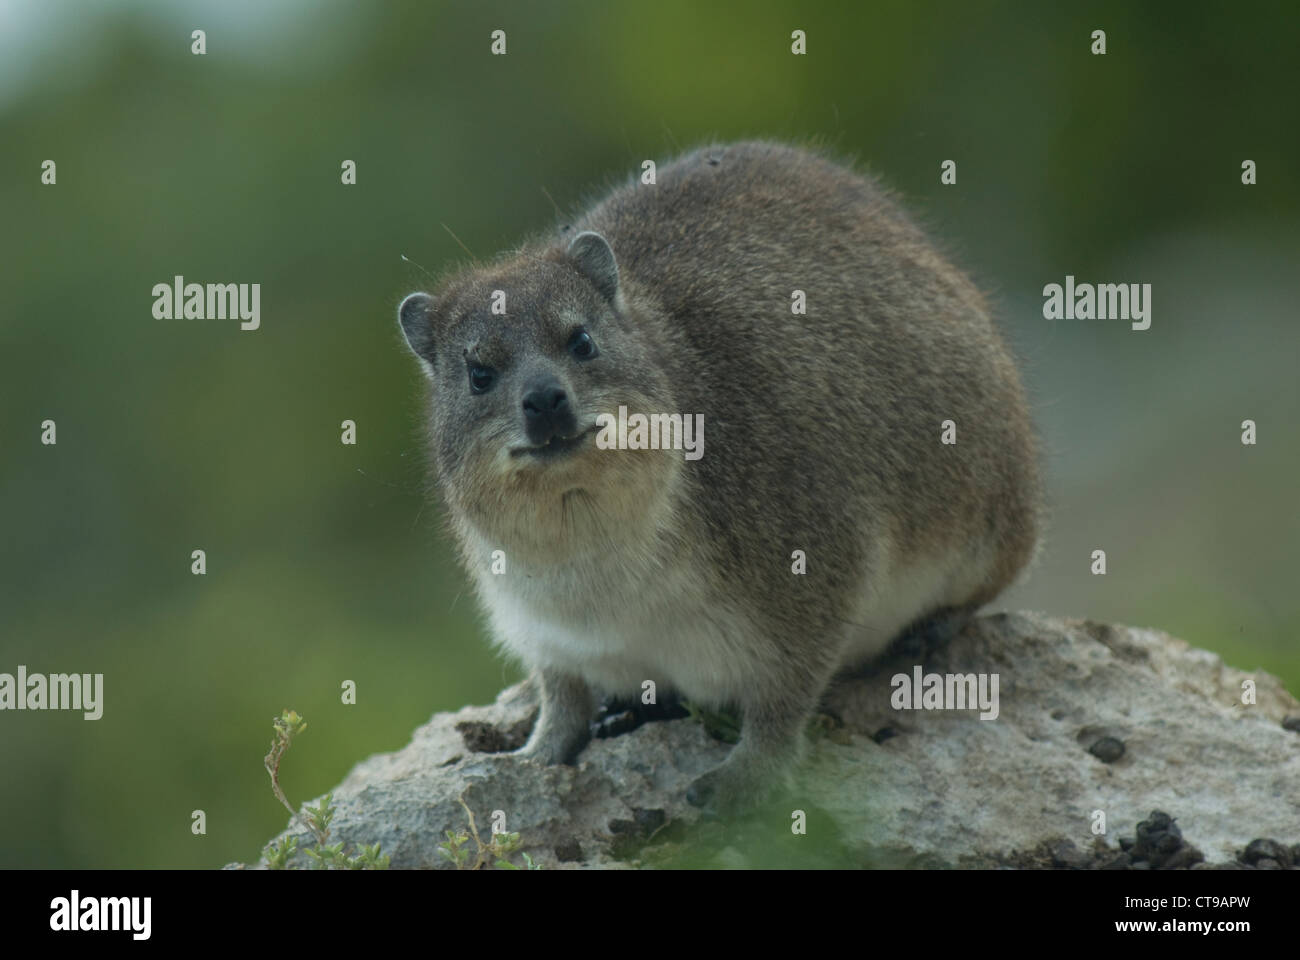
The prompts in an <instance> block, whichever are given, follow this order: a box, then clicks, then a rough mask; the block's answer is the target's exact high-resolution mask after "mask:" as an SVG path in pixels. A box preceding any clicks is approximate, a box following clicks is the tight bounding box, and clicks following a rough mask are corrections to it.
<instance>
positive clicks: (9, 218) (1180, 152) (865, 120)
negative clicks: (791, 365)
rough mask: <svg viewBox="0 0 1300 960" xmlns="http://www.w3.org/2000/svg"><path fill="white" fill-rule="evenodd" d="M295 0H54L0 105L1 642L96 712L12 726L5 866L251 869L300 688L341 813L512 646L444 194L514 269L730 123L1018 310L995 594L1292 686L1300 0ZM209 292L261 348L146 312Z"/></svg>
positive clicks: (317, 767) (314, 779)
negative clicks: (363, 0)
mask: <svg viewBox="0 0 1300 960" xmlns="http://www.w3.org/2000/svg"><path fill="white" fill-rule="evenodd" d="M278 6H279V5H278V4H272V5H260V7H259V5H257V4H233V5H224V4H223V5H217V4H211V5H207V6H205V5H203V4H197V3H188V4H184V3H183V4H178V5H167V4H163V3H138V4H136V5H134V6H129V7H124V8H122V7H109V6H108V5H100V4H92V3H86V4H75V3H66V4H57V5H55V4H51V5H49V6H46V7H43V8H42V9H43V11H44V14H45V15H46V16H47V17H48V19H47V20H46V21H45V24H46V26H45V27H44V28H43V29H44V30H45V34H46V35H43V36H42V38H40V39H41V40H42V42H44V43H47V44H49V49H48V52H47V53H46V54H44V55H42V56H40V57H39V58H37V59H36V60H35V61H34V64H35V65H34V66H33V67H32V69H30V70H29V71H28V72H27V73H26V74H25V75H24V76H23V77H22V78H21V80H20V81H19V86H18V87H17V88H16V89H10V90H6V91H4V92H5V94H6V97H5V99H4V100H3V101H0V102H2V103H3V106H0V144H3V149H0V211H3V216H4V222H5V225H6V227H7V229H5V230H4V231H2V232H0V263H3V264H4V277H3V281H4V282H3V283H0V392H2V394H3V401H4V402H3V404H2V405H0V439H2V441H3V449H4V453H3V459H2V460H0V518H2V526H0V532H2V534H3V536H2V537H0V670H3V671H8V672H13V670H14V669H15V668H16V666H17V665H18V664H20V663H22V664H26V665H27V666H28V668H29V669H30V670H32V671H40V672H55V671H77V672H102V673H104V674H105V712H104V717H103V719H102V720H99V721H97V722H94V723H90V722H86V721H83V720H82V719H81V717H80V715H78V714H73V713H59V714H54V713H44V714H38V713H26V712H24V713H8V714H6V715H3V716H0V770H3V771H4V775H3V777H2V778H0V824H3V825H4V826H3V827H0V866H6V867H14V866H23V867H31V866H44V867H56V866H88V867H132V866H151V867H152V866H168V867H175V866H184V867H196V866H207V867H211V866H216V865H220V864H222V863H225V862H229V861H234V860H251V859H253V858H255V857H256V855H257V853H258V851H259V850H260V849H261V847H262V845H263V844H264V843H265V841H266V840H267V838H268V837H271V836H273V835H274V834H275V833H277V832H278V831H279V830H281V829H282V828H283V827H284V824H285V813H284V810H283V808H281V807H280V806H279V805H278V804H277V803H275V802H274V801H273V800H272V799H270V798H269V797H268V795H267V791H266V786H265V773H264V771H263V770H261V769H260V768H259V766H258V763H257V761H256V758H257V757H258V756H259V755H260V749H261V748H262V747H263V746H264V744H263V740H264V737H265V729H266V723H267V721H268V719H269V718H271V717H272V716H274V715H275V714H276V712H277V711H278V710H279V709H280V708H281V707H282V706H283V705H284V704H285V703H293V704H295V705H296V706H297V707H298V708H299V709H301V710H302V711H303V713H304V714H306V715H309V716H311V717H312V725H313V730H315V731H317V732H318V733H319V734H320V736H318V737H313V738H311V739H310V740H308V741H306V742H304V744H303V745H302V746H301V747H300V748H299V750H298V751H295V764H294V767H293V769H291V770H289V771H287V773H286V777H285V780H286V782H285V789H286V791H287V792H288V793H289V795H291V796H295V797H314V796H319V795H320V794H322V793H324V792H325V790H327V789H328V788H329V787H331V786H332V785H333V784H335V783H336V782H337V781H338V780H339V779H340V778H341V777H342V776H343V775H344V774H346V772H347V771H348V769H349V768H350V767H351V766H352V764H354V763H355V762H357V761H359V760H360V759H362V758H363V757H365V756H366V755H368V754H370V753H372V752H374V751H379V750H391V749H395V748H398V747H400V746H402V745H403V744H404V743H405V742H406V741H407V739H408V738H409V736H410V733H411V731H412V729H413V728H414V727H415V726H416V725H418V724H419V723H421V722H423V721H424V720H425V719H427V717H428V716H429V715H430V714H431V713H432V712H433V711H435V710H445V709H451V708H455V707H458V706H460V705H462V704H464V703H467V702H484V701H486V700H489V699H490V698H492V697H493V695H494V694H495V692H496V691H497V690H498V689H499V688H500V687H501V686H502V685H503V684H505V683H507V682H510V681H512V680H514V679H515V678H516V677H517V676H518V672H517V671H516V669H515V668H514V667H512V666H509V665H505V664H502V663H501V662H500V661H499V660H498V659H497V658H496V657H495V656H494V655H493V654H492V652H491V651H490V649H489V647H488V644H487V643H486V642H485V636H484V631H483V629H482V627H481V621H480V620H479V618H478V614H477V612H476V609H475V605H474V601H473V598H472V597H471V596H469V595H468V594H467V593H466V585H465V582H464V579H463V577H462V575H461V573H460V572H459V570H458V569H457V567H456V565H455V562H454V558H453V555H452V553H451V550H450V548H449V546H448V544H447V543H446V542H445V540H444V538H443V537H442V536H441V534H440V530H439V519H440V513H439V508H438V507H437V505H436V504H434V503H427V502H426V497H425V496H424V490H425V481H424V479H423V451H422V449H421V440H420V427H419V423H420V407H421V403H422V400H421V397H422V392H421V391H422V387H421V379H420V377H419V375H418V372H417V370H416V368H415V366H414V364H413V362H412V361H411V360H410V358H409V357H408V356H407V355H406V352H405V348H404V346H403V345H402V344H401V342H400V338H399V335H398V333H397V331H396V324H395V322H394V307H395V305H396V304H397V302H398V300H399V299H400V297H401V296H402V295H403V294H404V293H406V292H408V291H409V290H411V289H414V288H418V287H423V286H427V285H428V282H429V281H428V280H427V278H426V277H425V275H424V274H422V273H421V271H420V270H418V269H416V268H414V267H411V266H409V265H407V264H405V263H403V262H402V260H401V259H400V255H401V254H406V255H407V256H409V257H410V258H411V259H412V260H414V261H416V262H418V263H420V264H423V265H424V266H425V267H427V268H428V269H429V270H430V271H433V272H435V273H437V272H441V271H442V270H443V269H444V268H446V267H447V266H448V265H449V264H451V263H452V262H454V261H455V260H457V259H458V258H459V257H461V256H463V253H462V251H461V250H460V248H459V247H458V246H457V244H456V241H455V240H453V239H452V238H451V237H450V236H449V234H448V233H447V231H445V230H444V229H443V227H442V226H441V225H442V224H446V225H447V226H448V227H450V228H451V229H452V230H454V231H455V233H456V234H457V235H458V236H459V237H460V238H461V240H463V241H464V242H465V244H466V245H467V246H468V247H469V248H470V249H471V250H473V251H474V252H475V253H476V254H477V255H479V256H485V255H489V254H491V253H492V252H494V251H496V250H499V249H502V248H504V247H508V246H510V245H512V244H514V243H516V242H517V241H518V240H519V239H520V237H521V236H522V235H523V234H524V233H526V232H528V231H532V230H535V229H538V228H541V227H544V226H546V225H547V224H549V223H550V222H551V221H552V219H553V218H554V216H555V212H556V211H555V209H554V208H553V207H552V205H551V201H550V200H549V199H548V197H547V194H548V193H549V195H550V196H552V197H554V198H555V200H556V201H557V202H558V203H559V205H560V206H561V207H563V208H565V209H569V208H571V207H572V206H574V205H575V204H579V203H581V202H582V201H583V200H584V199H586V198H589V197H590V196H591V194H592V192H593V190H597V189H599V188H600V187H601V185H602V184H604V183H607V182H609V180H610V179H611V178H613V177H616V176H623V175H625V174H626V173H627V172H628V171H630V170H633V169H635V168H636V167H638V166H639V164H640V161H641V160H642V159H644V158H647V157H649V158H656V159H660V160H662V159H664V158H666V157H667V156H669V155H670V154H671V153H673V152H675V151H676V150H677V149H678V147H679V146H682V147H684V146H688V145H691V144H694V143H697V142H699V141H701V140H703V139H705V138H708V137H711V136H716V137H719V138H726V139H730V138H738V137H742V136H754V135H757V136H771V137H782V138H800V139H802V138H809V137H817V138H820V139H822V140H823V141H825V142H827V143H828V144H830V145H831V146H833V147H834V148H836V149H837V150H839V151H841V152H843V153H844V154H846V155H854V156H856V157H858V158H859V159H860V160H861V162H862V163H863V164H864V165H866V166H867V167H869V168H870V169H872V170H873V171H875V172H877V173H878V174H880V175H881V176H882V177H884V178H885V180H886V181H887V182H888V183H890V184H891V185H892V186H893V187H895V188H896V189H897V190H898V191H899V192H900V193H901V194H902V195H903V196H904V197H905V198H906V200H907V202H908V203H909V204H910V206H911V207H912V208H913V209H915V210H916V211H918V213H919V215H920V216H921V218H922V220H923V221H924V222H925V223H927V224H928V225H929V227H930V229H931V230H932V232H933V233H934V234H935V235H936V236H937V237H940V238H942V241H943V242H944V243H945V245H946V246H947V247H948V248H949V249H950V250H952V252H953V254H954V255H955V256H956V257H957V259H958V260H959V261H960V262H962V263H963V264H965V265H966V266H967V267H968V268H970V269H971V270H972V272H973V273H974V274H975V275H976V276H977V277H978V278H979V280H980V282H981V283H982V284H983V285H984V286H985V287H986V288H988V289H989V290H990V291H991V292H992V293H993V294H994V296H995V298H996V300H997V302H998V303H999V305H1000V308H1001V313H1002V315H1003V317H1004V318H1005V325H1006V327H1007V330H1008V333H1009V335H1010V337H1011V339H1012V340H1013V342H1014V343H1015V345H1016V347H1017V349H1018V351H1019V352H1020V353H1021V354H1022V356H1023V357H1024V358H1025V364H1026V369H1027V376H1028V378H1029V380H1030V384H1031V388H1032V390H1033V394H1034V398H1035V411H1036V415H1037V416H1038V419H1039V422H1040V424H1041V427H1042V431H1043V436H1044V446H1045V458H1046V461H1047V463H1048V466H1049V470H1050V480H1051V492H1052V499H1053V509H1054V518H1053V525H1052V532H1051V537H1050V539H1049V542H1048V546H1047V549H1046V551H1045V554H1044V557H1043V559H1042V560H1041V562H1040V564H1039V566H1038V568H1037V569H1036V571H1035V573H1034V575H1033V576H1032V577H1031V578H1029V580H1028V581H1027V583H1026V584H1025V585H1024V586H1022V587H1020V588H1018V589H1017V591H1016V592H1015V593H1014V594H1012V595H1011V596H1010V597H1008V598H1006V600H1005V601H1004V602H1005V605H1008V606H1031V607H1035V608H1041V609H1046V610H1048V611H1050V612H1053V613H1060V614H1076V615H1087V616H1092V617H1095V618H1098V619H1111V620H1117V621H1123V622H1129V623H1134V624H1141V625H1150V626H1157V627H1161V628H1164V629H1168V630H1170V631H1171V632H1174V633H1176V634H1178V635H1181V636H1182V637H1184V638H1186V639H1187V640H1189V641H1191V642H1192V643H1195V644H1197V645H1200V646H1205V647H1208V648H1210V649H1213V650H1216V651H1218V652H1220V653H1221V654H1222V655H1223V656H1224V657H1225V658H1226V659H1228V660H1229V661H1230V662H1232V663H1233V664H1234V665H1236V666H1240V667H1243V668H1247V669H1252V668H1257V667H1258V668H1265V669H1268V670H1271V671H1274V672H1276V673H1278V674H1280V675H1282V676H1283V677H1284V679H1285V680H1286V681H1287V683H1288V685H1289V686H1290V688H1291V689H1292V690H1293V691H1297V690H1300V652H1298V651H1300V646H1298V645H1297V643H1296V637H1297V631H1298V629H1300V592H1298V591H1297V590H1296V582H1295V581H1296V560H1295V544H1296V543H1297V542H1300V519H1298V511H1297V509H1296V505H1295V491H1296V482H1295V477H1296V475H1297V472H1298V471H1300V462H1298V461H1300V451H1298V449H1297V447H1298V446H1300V445H1297V443H1296V440H1295V427H1296V423H1297V422H1300V401H1298V393H1300V390H1298V388H1297V381H1296V376H1295V370H1294V366H1295V360H1296V357H1297V355H1300V350H1298V349H1297V348H1298V347H1300V335H1298V334H1297V329H1296V313H1295V304H1296V303H1297V302H1298V301H1300V296H1298V294H1300V290H1298V289H1297V286H1298V285H1300V280H1298V279H1297V276H1296V270H1295V265H1296V263H1297V262H1300V230H1298V229H1297V228H1298V226H1300V180H1298V178H1297V172H1296V171H1297V166H1296V163H1295V158H1296V157H1297V156H1298V155H1300V143H1298V142H1297V141H1298V140H1300V128H1298V127H1297V125H1296V124H1295V123H1294V120H1293V119H1292V120H1287V117H1293V114H1294V104H1295V100H1296V93H1297V82H1296V80H1297V74H1296V69H1297V68H1296V58H1295V50H1296V49H1297V46H1298V40H1300V37H1298V36H1297V34H1298V33H1300V30H1297V24H1298V21H1297V14H1296V11H1295V7H1294V4H1291V3H1276V4H1231V5H1229V4H1222V5H1211V4H1200V3H1190V4H1184V3H1180V4H1169V5H1165V4H1141V5H1137V4H1128V3H1123V2H1118V0H1117V2H1113V3H1102V4H1092V5H1085V4H1057V5H1042V4H1031V3H1023V4H999V3H978V4H970V3H960V2H956V0H952V2H939V3H935V2H929V3H914V2H896V3H870V4H864V3H856V2H851V0H846V2H842V3H832V2H827V3H821V4H816V5H813V6H811V7H810V6H809V5H807V4H795V3H792V2H791V3H781V2H774V0H763V2H751V3H745V4H743V5H741V4H700V3H695V2H691V0H660V2H658V3H655V4H653V5H649V6H647V5H645V4H631V3H618V4H613V3H602V2H595V0H592V2H574V3H546V4H540V3H538V4H518V3H498V2H475V3H464V4H432V3H410V4H406V5H397V4H332V5H331V4H323V5H297V6H295V5H292V4H290V5H287V6H288V8H289V9H291V10H293V9H296V10H298V11H299V15H298V16H295V17H290V18H287V19H286V18H284V17H281V18H280V19H279V20H275V21H268V22H267V24H266V25H265V28H264V29H262V28H261V27H260V26H259V23H258V21H256V19H255V16H254V11H255V10H258V9H263V8H270V7H278ZM232 10H234V11H235V12H236V15H234V16H233V17H232V12H231V11H232ZM239 11H246V12H247V16H248V17H249V18H250V20H249V23H241V21H240V19H239V16H238V13H239ZM258 15H259V16H260V15H262V14H258ZM205 23H207V24H211V26H210V28H209V30H208V37H207V44H208V53H207V55H206V56H203V57H196V56H192V55H191V54H190V53H189V47H190V30H191V29H192V28H193V27H195V26H204V24H205ZM497 27H501V28H503V29H506V30H507V32H508V38H509V39H508V43H509V47H508V50H509V52H508V55H507V56H506V57H491V56H489V55H488V44H489V33H490V32H491V30H493V29H495V28H497ZM796 27H798V28H801V29H804V30H806V31H807V34H808V55H807V56H805V57H794V56H792V55H791V54H790V52H789V42H790V41H789V37H790V31H791V30H792V29H794V28H796ZM1098 27H1102V28H1104V29H1106V30H1107V34H1108V53H1107V55H1106V56H1104V57H1094V56H1091V55H1090V54H1089V43H1090V41H1089V33H1090V32H1091V31H1092V30H1093V29H1095V28H1098ZM236 28H239V29H236ZM1245 158H1250V159H1254V160H1255V161H1256V162H1257V163H1258V165H1259V185H1258V186H1256V187H1243V186H1242V185H1241V184H1240V179H1239V177H1240V165H1241V161H1242V160H1243V159H1245ZM46 159H54V160H55V161H56V162H57V163H58V184H57V186H54V187H43V186H41V185H40V182H39V175H40V164H41V162H42V161H43V160H46ZM345 159H352V160H355V161H356V162H357V166H358V184H357V185H356V186H352V187H344V186H342V185H340V182H339V175H340V164H341V162H342V161H343V160H345ZM944 159H955V160H957V162H958V184H957V186H955V187H941V186H940V185H939V179H938V173H939V163H940V162H941V161H942V160H944ZM1067 273H1072V274H1074V275H1075V276H1077V277H1079V278H1080V279H1081V280H1086V279H1092V280H1102V281H1106V280H1110V281H1144V282H1152V283H1153V284H1154V294H1153V301H1154V320H1153V326H1152V329H1151V330H1150V331H1148V332H1146V333H1143V334H1133V333H1131V332H1129V331H1128V330H1127V329H1126V326H1127V325H1126V324H1123V323H1115V322H1109V323H1108V322H1101V321H1078V322H1064V321H1061V322H1056V323H1052V322H1049V321H1045V320H1043V318H1042V314H1041V302H1042V301H1041V289H1042V286H1043V284H1045V283H1048V282H1061V280H1062V278H1063V277H1064V275H1065V274H1067ZM176 274H183V275H184V276H185V277H187V278H189V279H192V280H195V281H198V282H258V283H260V284H261V285H262V328H261V330H259V331H257V332H255V333H242V332H240V331H239V329H238V325H237V323H235V322H231V321H215V320H207V321H159V320H155V319H153V317H152V314H151V306H152V294H151V288H152V286H153V285H154V284H155V283H158V282H168V281H170V279H171V278H172V277H173V276H174V275H176ZM47 417H49V418H53V419H55V420H56V421H57V422H58V440H59V442H58V445H57V446H56V447H42V446H40V445H39V443H38V442H37V438H38V426H39V424H40V422H41V421H42V420H43V419H45V418H47ZM1246 417H1251V418H1253V419H1255V420H1257V422H1258V423H1259V431H1260V443H1259V446H1257V447H1255V448H1243V447H1242V446H1241V445H1240V444H1239V442H1238V439H1237V436H1238V424H1239V423H1240V421H1241V420H1243V419H1245V418H1246ZM345 418H351V419H353V420H355V421H356V422H357V424H358V426H359V438H360V441H359V443H358V445H357V446H355V447H346V446H343V445H341V444H340V443H339V424H340V421H342V420H343V419H345ZM1098 546H1102V547H1105V548H1106V549H1107V551H1108V555H1109V568H1110V572H1109V574H1108V576H1106V577H1104V578H1103V577H1092V576H1089V575H1088V555H1089V553H1090V552H1091V550H1093V549H1095V548H1097V547H1098ZM200 547H201V548H203V549H205V550H206V551H207V556H208V571H209V572H208V573H207V575H206V576H204V577H195V576H192V575H191V574H190V572H189V565H190V559H189V558H190V551H191V550H193V549H195V548H200ZM349 679H350V680H354V681H356V684H357V690H358V702H357V705H355V706H343V705H342V704H341V703H340V696H339V695H340V684H341V683H342V682H343V681H344V680H349ZM162 724H167V725H168V726H170V727H174V728H176V729H178V730H180V731H181V733H180V734H178V735H174V736H168V737H160V736H159V735H158V732H157V731H158V730H159V727H160V725H162ZM194 809H203V810H205V811H206V813H207V823H208V834H207V835H206V836H203V837H194V836H192V835H191V834H190V830H189V825H190V812H191V811H192V810H194Z"/></svg>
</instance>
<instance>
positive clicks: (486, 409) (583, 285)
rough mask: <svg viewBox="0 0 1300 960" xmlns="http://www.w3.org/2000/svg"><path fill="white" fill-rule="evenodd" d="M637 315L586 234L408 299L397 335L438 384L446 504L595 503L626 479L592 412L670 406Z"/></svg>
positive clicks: (605, 256) (436, 447) (435, 407)
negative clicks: (591, 499) (569, 498)
mask: <svg viewBox="0 0 1300 960" xmlns="http://www.w3.org/2000/svg"><path fill="white" fill-rule="evenodd" d="M632 313H633V311H631V310H629V307H628V304H627V301H626V298H625V297H624V293H623V291H622V289H621V286H620V282H619V272H618V265H617V262H616V261H615V258H614V252H613V250H611V249H610V246H609V244H608V243H607V242H606V241H605V239H604V238H603V237H601V236H600V235H599V234H597V233H592V232H584V233H580V234H579V235H578V236H576V237H575V238H574V239H573V242H572V243H571V244H570V245H569V247H568V249H567V250H559V249H556V250H551V251H547V252H543V253H540V254H539V253H536V252H532V253H524V254H520V255H518V256H516V257H514V258H512V259H510V260H507V261H505V262H503V263H500V264H498V265H493V266H487V267H476V268H471V269H468V270H466V271H463V272H462V273H460V274H459V275H457V276H456V277H454V278H453V279H452V280H451V281H450V282H449V283H448V284H446V285H445V287H444V289H443V290H441V291H440V292H439V293H438V294H437V295H436V296H431V295H429V294H427V293H413V294H411V295H410V296H408V297H407V298H406V299H405V300H403V301H402V304H401V306H400V307H399V308H398V319H399V321H400V324H401V327H402V332H403V334H404V335H405V337H406V342H407V343H408V344H409V345H410V347H411V349H412V350H413V351H414V353H415V355H416V357H418V358H419V360H420V364H421V366H422V367H423V369H424V371H425V374H426V375H427V376H428V378H429V380H430V382H431V384H432V390H431V401H432V407H431V411H430V432H431V439H432V444H433V457H434V464H435V468H436V472H437V475H438V478H439V481H440V482H441V484H442V486H443V488H444V491H445V492H446V494H447V495H448V498H449V500H450V501H451V503H452V505H453V507H459V508H461V509H463V510H466V511H468V512H470V513H473V514H476V515H479V516H480V517H481V516H483V515H485V514H489V513H492V512H501V511H505V512H510V511H511V510H512V509H514V510H518V509H520V508H521V506H522V504H521V503H520V502H519V501H520V499H521V496H520V495H523V499H533V498H538V497H540V498H543V499H545V498H549V497H556V496H563V495H565V494H568V493H571V492H573V491H582V492H584V493H586V494H588V495H599V494H600V493H601V491H602V490H604V491H605V492H608V491H609V488H610V487H611V486H612V485H614V484H616V483H617V482H618V480H619V475H620V474H621V473H623V472H625V471H628V470H630V469H634V468H633V467H632V466H631V465H630V464H628V463H627V462H626V460H627V458H626V456H620V453H623V451H617V450H602V449H598V448H597V445H596V442H595V441H596V434H597V417H598V416H599V415H600V414H615V415H616V414H617V412H618V408H619V407H620V406H626V407H627V408H628V409H629V410H647V409H649V410H663V409H671V406H670V404H671V396H670V394H669V391H668V390H667V388H666V385H665V383H664V382H663V378H662V376H661V375H660V374H659V373H658V372H657V369H656V366H655V364H654V363H653V358H652V353H651V349H650V345H649V344H647V343H646V342H645V341H644V336H643V335H642V333H641V331H640V329H639V326H638V325H637V323H636V322H635V318H634V317H633V315H632ZM642 466H646V465H644V464H643V465H642ZM633 486H637V485H636V484H634V485H633Z"/></svg>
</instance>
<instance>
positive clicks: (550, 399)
mask: <svg viewBox="0 0 1300 960" xmlns="http://www.w3.org/2000/svg"><path fill="white" fill-rule="evenodd" d="M575 425H576V421H575V420H574V417H573V410H572V408H570V406H569V396H568V394H566V393H565V392H564V387H562V386H561V385H560V381H559V380H556V379H555V378H554V377H549V378H547V379H545V380H534V381H533V382H532V383H530V384H529V385H528V387H527V389H525V391H524V432H525V433H526V434H528V440H529V442H530V443H533V444H537V445H541V444H543V443H546V442H547V441H549V440H550V439H551V438H552V437H554V436H566V435H568V434H570V433H572V432H573V428H574V426H575Z"/></svg>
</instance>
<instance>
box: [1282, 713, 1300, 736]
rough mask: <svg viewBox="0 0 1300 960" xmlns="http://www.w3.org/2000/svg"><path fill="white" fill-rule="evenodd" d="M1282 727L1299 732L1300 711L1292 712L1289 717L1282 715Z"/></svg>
mask: <svg viewBox="0 0 1300 960" xmlns="http://www.w3.org/2000/svg"><path fill="white" fill-rule="evenodd" d="M1282 729H1283V730H1290V731H1291V732H1292V733H1300V713H1293V714H1291V715H1290V716H1289V717H1283V718H1282Z"/></svg>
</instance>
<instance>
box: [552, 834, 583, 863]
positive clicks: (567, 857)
mask: <svg viewBox="0 0 1300 960" xmlns="http://www.w3.org/2000/svg"><path fill="white" fill-rule="evenodd" d="M555 859H556V860H559V861H560V862H561V863H581V862H582V847H581V846H580V845H579V844H578V841H577V840H576V839H575V838H573V837H570V838H569V839H567V840H564V841H562V842H560V843H557V844H556V845H555Z"/></svg>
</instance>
